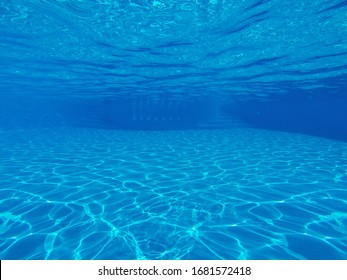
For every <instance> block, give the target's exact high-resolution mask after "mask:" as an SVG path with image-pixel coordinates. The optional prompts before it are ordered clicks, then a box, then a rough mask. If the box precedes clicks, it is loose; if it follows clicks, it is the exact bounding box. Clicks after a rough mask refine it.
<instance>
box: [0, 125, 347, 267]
mask: <svg viewBox="0 0 347 280" xmlns="http://www.w3.org/2000/svg"><path fill="white" fill-rule="evenodd" d="M0 259H152V260H154V259H266V260H268V259H347V143H344V142H338V141H334V140H329V139H323V138H315V137H311V136H306V135H299V134H292V133H284V132H274V131H267V130H258V129H242V128H241V129H230V130H228V129H226V130H200V131H194V130H187V131H115V130H102V129H100V130H98V129H81V128H59V129H40V130H34V129H32V130H17V131H2V132H0Z"/></svg>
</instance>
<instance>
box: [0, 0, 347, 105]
mask: <svg viewBox="0 0 347 280" xmlns="http://www.w3.org/2000/svg"><path fill="white" fill-rule="evenodd" d="M346 6H347V4H346V1H341V0H340V1H325V0H320V1H309V0H304V1H282V0H273V1H269V0H246V1H234V0H181V1H175V0H93V1H92V0H59V1H58V0H26V1H22V0H12V1H5V0H2V1H0V23H1V27H0V28H1V41H0V42H1V44H0V54H1V56H0V57H1V61H2V64H3V66H5V67H2V69H1V70H0V73H1V76H0V79H1V80H0V81H1V83H0V89H1V95H3V94H5V93H6V92H8V91H11V92H13V94H23V95H25V96H27V95H28V94H29V92H32V91H33V90H35V96H43V97H47V96H55V97H56V98H66V97H69V98H70V97H73V96H79V97H80V96H83V97H88V98H96V97H100V96H117V97H129V96H136V95H146V96H153V97H159V96H163V95H165V96H170V97H171V98H187V97H191V98H196V97H202V96H209V95H211V94H213V95H216V96H220V97H222V98H229V99H239V98H242V99H249V98H264V97H267V96H270V97H271V96H272V95H274V94H276V95H282V94H287V93H288V91H290V90H291V89H295V90H305V91H307V92H308V93H307V94H309V95H312V94H313V95H314V93H315V90H322V89H323V90H330V92H336V91H338V89H340V88H341V86H346V74H347V69H346V68H347V67H346V61H347V42H346V41H347V39H346V38H347V23H346V13H347V8H346ZM332 78H338V79H335V80H334V81H332V80H331V79H332ZM14 81H15V83H14Z"/></svg>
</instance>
